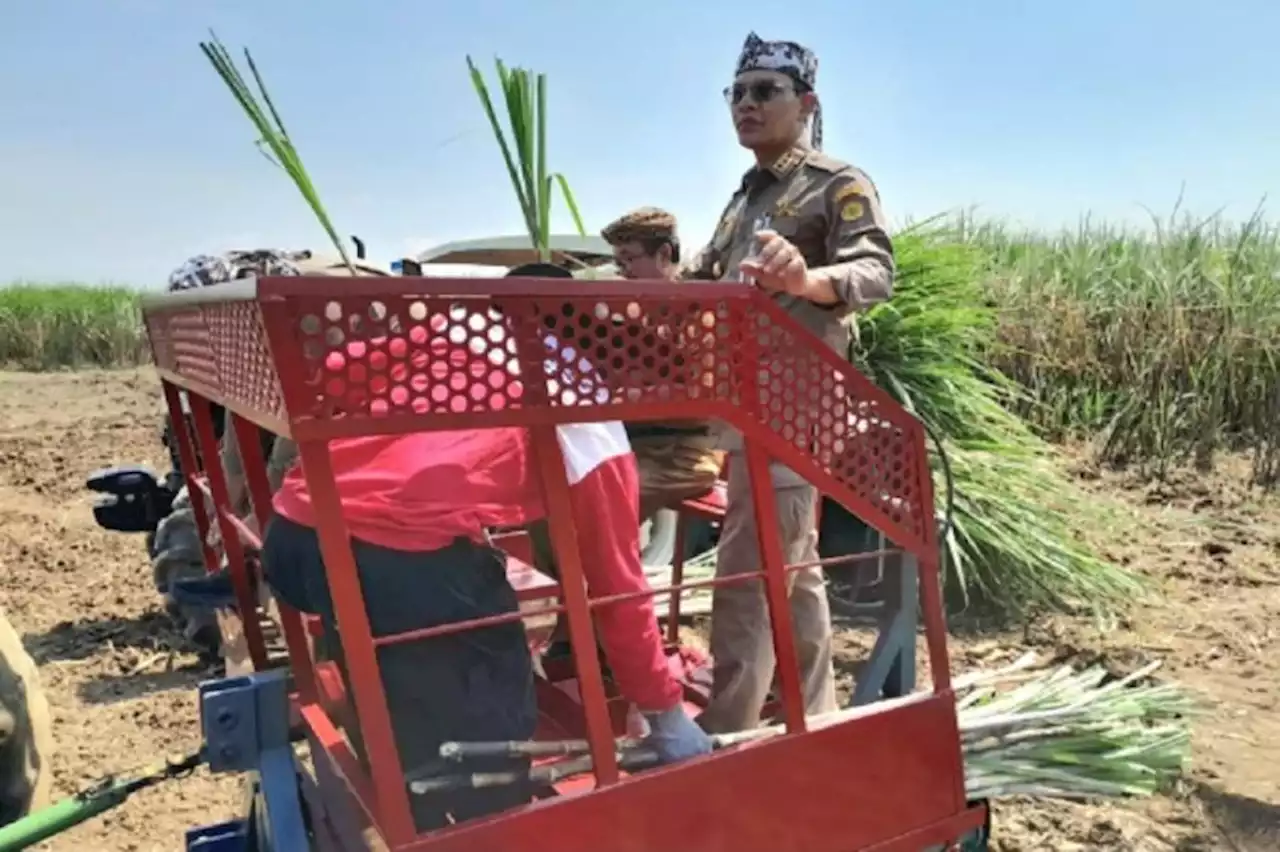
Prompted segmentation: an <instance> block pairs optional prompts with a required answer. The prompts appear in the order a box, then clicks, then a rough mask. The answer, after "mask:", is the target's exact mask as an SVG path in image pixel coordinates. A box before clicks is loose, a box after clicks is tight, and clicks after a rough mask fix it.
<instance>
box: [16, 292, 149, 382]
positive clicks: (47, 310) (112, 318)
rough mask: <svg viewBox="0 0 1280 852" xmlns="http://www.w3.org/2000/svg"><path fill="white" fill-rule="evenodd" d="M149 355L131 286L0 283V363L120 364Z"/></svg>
mask: <svg viewBox="0 0 1280 852" xmlns="http://www.w3.org/2000/svg"><path fill="white" fill-rule="evenodd" d="M150 359H151V352H150V350H149V349H148V347H147V341H146V336H145V335H144V334H143V331H142V324H141V319H140V317H139V314H138V298H137V292H136V291H135V290H132V289H129V288H127V287H93V286H87V285H83V284H29V283H16V284H11V285H8V286H5V287H0V366H4V367H8V368H11V369H12V368H17V369H23V370H56V369H65V368H75V367H125V366H134V365H137V364H145V363H148V362H149V361H150Z"/></svg>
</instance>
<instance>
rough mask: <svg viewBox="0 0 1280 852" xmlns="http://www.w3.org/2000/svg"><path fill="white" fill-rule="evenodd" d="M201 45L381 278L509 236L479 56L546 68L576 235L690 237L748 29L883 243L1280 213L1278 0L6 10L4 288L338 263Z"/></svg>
mask: <svg viewBox="0 0 1280 852" xmlns="http://www.w3.org/2000/svg"><path fill="white" fill-rule="evenodd" d="M783 12H787V13H792V15H793V16H792V17H791V18H787V17H786V16H785V15H784V14H783ZM210 28H212V29H213V30H215V31H216V32H217V34H218V36H219V38H220V39H221V40H222V41H223V42H224V43H225V44H226V45H227V47H228V48H230V49H231V50H232V51H233V53H236V54H237V55H238V53H239V49H240V48H241V47H244V46H248V47H249V48H251V50H252V51H253V54H254V58H255V60H256V62H257V63H258V65H259V67H260V70H261V71H262V73H263V75H264V77H265V78H266V80H267V82H268V84H269V87H270V90H271V94H272V96H273V98H274V100H275V101H276V104H277V106H278V108H279V109H280V112H281V113H282V115H283V117H284V120H285V122H286V125H287V127H288V129H289V132H290V135H291V136H292V137H293V140H294V143H295V144H296V146H297V148H298V150H299V152H300V154H301V156H302V159H303V161H304V162H305V163H306V166H307V168H308V171H309V172H310V173H311V176H312V178H313V180H314V182H315V184H316V185H317V187H318V189H319V192H320V194H321V197H322V198H323V199H324V202H325V205H326V207H327V208H328V209H329V212H330V214H331V215H332V217H333V219H334V221H335V223H336V225H337V227H338V229H339V231H340V232H342V233H355V234H359V235H360V236H361V237H363V238H364V240H365V241H366V242H367V243H368V245H369V250H370V255H371V256H372V257H373V258H375V259H379V260H383V261H387V260H390V259H392V258H395V257H400V256H402V255H404V254H407V253H412V252H413V251H415V250H420V249H423V248H426V247H428V246H431V245H435V244H438V243H442V242H447V241H451V240H456V239H467V238H477V237H486V236H496V235H500V234H518V233H520V232H521V230H522V223H521V217H520V213H519V209H518V207H517V205H516V202H515V197H514V193H513V191H512V189H511V186H510V183H509V180H508V178H507V175H506V172H505V169H504V167H503V165H502V162H501V157H500V154H499V152H498V148H497V145H496V143H495V141H494V139H493V137H492V134H491V132H490V130H489V128H488V125H487V121H486V119H485V117H484V114H483V112H482V111H481V109H480V106H479V103H478V101H477V99H476V95H475V92H474V90H473V88H472V87H471V83H470V80H469V78H468V75H467V70H466V57H467V56H468V55H471V56H473V57H474V58H475V59H476V61H477V62H478V63H479V64H480V65H481V67H482V68H483V69H484V70H485V71H486V73H490V72H491V69H492V61H493V59H494V58H495V57H500V58H501V59H503V60H504V61H505V62H507V63H508V64H511V65H522V66H525V67H529V68H532V69H534V70H537V71H541V72H545V73H546V74H547V75H548V80H549V96H550V107H549V109H550V117H549V122H548V126H549V131H550V139H549V145H550V154H549V164H550V167H551V168H552V169H553V170H555V171H558V172H562V173H564V174H565V175H566V176H567V177H568V180H569V182H570V183H571V185H572V187H573V190H574V193H575V195H576V196H577V201H578V204H579V206H580V208H581V209H582V211H583V214H584V217H585V219H586V224H587V226H588V228H590V229H592V230H598V229H599V228H600V227H601V226H602V225H604V224H605V223H606V222H608V221H609V220H610V219H612V218H613V217H615V216H617V215H620V214H621V213H622V212H625V211H626V210H627V209H629V208H632V207H636V206H640V205H643V204H654V205H658V206H662V207H665V208H667V209H669V210H671V211H672V212H674V213H675V214H676V215H677V216H678V217H679V219H680V224H681V230H682V235H683V238H684V241H685V242H686V243H687V244H700V243H701V242H703V241H704V240H705V239H706V238H707V236H709V233H710V231H711V229H712V228H713V226H714V224H715V220H716V218H717V216H718V215H719V213H720V211H721V209H722V208H723V206H724V204H725V202H726V201H727V199H728V195H729V193H730V192H731V191H732V190H733V189H734V188H735V187H736V185H737V184H738V182H739V180H740V178H741V175H742V173H743V171H744V170H745V169H746V168H747V167H748V166H749V165H750V157H749V155H748V153H747V152H745V151H743V150H742V149H741V148H739V147H738V145H737V143H736V141H735V138H734V135H733V131H732V127H731V125H730V122H729V117H728V110H727V107H726V106H725V103H724V101H723V98H722V96H721V90H722V89H723V88H724V86H725V85H726V84H727V83H728V82H729V81H730V79H731V75H732V72H733V67H734V63H735V61H736V59H737V55H738V51H739V49H740V47H741V44H742V40H743V38H744V37H745V36H746V34H747V32H748V31H750V30H752V29H755V30H756V31H758V32H759V34H760V35H761V36H762V37H763V38H766V39H790V40H794V41H799V42H801V43H803V44H805V45H807V46H809V47H811V48H813V49H814V50H815V51H816V52H817V53H818V56H819V61H820V68H819V72H818V92H819V95H820V97H821V98H822V101H823V112H824V120H825V137H826V138H825V148H826V150H827V152H828V153H830V154H831V155H833V156H835V157H837V158H839V159H842V160H846V161H849V162H852V163H853V164H855V165H857V166H858V167H860V168H862V169H863V170H864V171H866V172H867V173H868V174H869V175H870V176H871V177H872V179H873V180H874V181H875V183H876V185H877V187H878V189H879V191H880V194H881V197H882V199H883V202H884V206H885V209H886V213H887V214H888V216H889V218H890V220H891V221H892V222H894V223H896V224H902V223H905V222H908V221H910V220H913V219H921V218H924V217H927V216H931V215H934V214H937V213H942V212H946V211H954V210H959V209H974V210H975V211H976V213H977V214H979V215H984V216H989V217H992V218H996V219H1000V220H1003V221H1007V222H1010V223H1012V224H1014V225H1016V226H1026V227H1034V228H1045V229H1058V228H1064V227H1068V228H1070V227H1075V226H1076V225H1078V223H1079V222H1080V221H1081V219H1082V217H1084V216H1086V215H1087V216H1089V217H1091V218H1092V219H1094V220H1105V221H1111V222H1116V223H1123V224H1127V225H1132V226H1135V227H1140V226H1142V225H1144V224H1146V223H1149V222H1150V221H1151V215H1152V213H1154V214H1157V215H1161V216H1167V215H1169V214H1170V213H1172V212H1173V210H1174V207H1175V205H1176V204H1177V202H1178V200H1179V198H1180V197H1181V199H1182V207H1181V209H1183V210H1185V211H1187V212H1188V213H1190V214H1193V215H1196V216H1208V215H1212V214H1215V213H1218V212H1221V213H1222V215H1224V216H1226V217H1228V218H1232V219H1237V220H1239V219H1244V218H1247V217H1248V216H1249V215H1251V214H1252V213H1253V212H1254V211H1255V210H1256V209H1257V208H1258V207H1259V205H1260V204H1263V203H1265V198H1266V197H1267V196H1268V195H1270V196H1271V197H1272V199H1276V198H1277V196H1280V58H1277V57H1278V54H1277V53H1276V47H1275V38H1276V35H1275V34H1276V33H1277V32H1280V0H1218V2H1217V3H1214V4H1210V5H1209V6H1206V5H1204V4H1203V3H1201V2H1195V3H1192V2H1189V1H1188V0H1111V2H1103V0H1074V2H1051V0H1039V2H1036V0H1021V2H1019V0H895V2H892V3H888V2H881V3H875V4H870V3H857V2H852V3H851V2H839V0H805V2H794V3H787V4H779V3H776V2H772V3H770V2H764V0H701V2H694V0H683V1H682V2H677V0H647V2H645V3H639V2H634V3H616V4H611V3H608V2H603V0H595V1H594V2H592V0H524V2H519V0H467V2H446V0H434V2H433V0H366V2H363V3H354V2H338V0H205V2H196V0H181V1H180V0H0V282H5V281H11V280H30V281H72V280H74V281H83V282H104V283H105V282H115V283H128V284H131V285H136V286H160V285H161V284H162V282H163V281H164V279H165V277H166V276H167V274H168V272H169V271H170V270H171V269H173V268H174V267H176V266H178V265H179V264H180V263H181V262H182V261H183V260H184V259H185V258H187V257H188V256H191V255H193V254H198V253H204V252H210V251H217V250H223V249H227V248H237V247H239V248H248V247H260V246H280V247H290V248H302V247H311V248H321V249H322V248H323V247H324V246H325V244H326V243H325V238H324V235H323V233H322V232H321V230H320V228H319V226H318V225H317V224H316V221H315V219H314V218H313V217H312V215H311V213H310V211H309V210H308V209H307V207H306V205H305V203H304V202H303V201H302V199H301V196H300V195H299V194H298V192H297V190H296V189H295V188H294V187H293V185H292V183H291V182H290V181H289V180H288V178H287V177H286V176H285V175H284V174H283V173H281V172H280V171H278V170H277V169H275V168H274V167H273V166H272V165H271V164H270V163H268V162H267V161H266V160H265V159H264V158H263V157H262V155H261V154H260V153H259V151H258V150H257V148H256V147H255V145H254V139H255V136H256V134H255V133H254V131H253V129H252V127H251V125H250V124H249V122H248V120H247V119H246V118H245V116H244V115H243V113H242V112H241V111H240V109H239V107H238V106H237V105H236V104H235V102H234V101H233V100H232V98H231V96H230V94H229V92H228V91H227V90H226V89H225V87H224V86H223V84H222V83H221V81H220V80H219V79H218V77H217V75H216V74H215V73H214V71H213V69H212V67H211V66H210V65H209V64H208V62H207V60H206V59H205V58H204V56H203V55H202V54H201V52H200V50H199V48H198V43H199V42H200V41H201V40H203V39H204V38H206V36H207V33H208V30H209V29H210ZM1274 203H1276V204H1280V201H1275V202H1274ZM555 215H556V229H557V230H560V231H569V230H571V220H570V218H569V217H568V214H567V211H566V210H565V209H564V207H563V206H562V205H559V202H557V208H556V211H555Z"/></svg>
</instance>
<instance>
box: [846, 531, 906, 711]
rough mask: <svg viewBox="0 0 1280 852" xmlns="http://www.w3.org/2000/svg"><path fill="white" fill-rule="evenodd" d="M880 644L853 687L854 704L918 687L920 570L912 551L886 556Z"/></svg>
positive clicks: (894, 696)
mask: <svg viewBox="0 0 1280 852" xmlns="http://www.w3.org/2000/svg"><path fill="white" fill-rule="evenodd" d="M884 561H885V564H884V569H883V571H884V573H883V575H882V576H883V579H882V580H881V583H883V588H884V600H883V603H882V604H881V610H880V618H879V624H878V627H879V631H878V634H877V635H876V644H875V646H874V647H872V649H871V654H870V656H869V657H868V658H867V662H866V663H865V664H864V665H863V667H862V670H861V671H860V672H859V673H858V683H857V686H855V687H854V690H853V704H854V706H857V705H861V704H870V703H871V702H873V701H879V700H880V699H882V698H900V697H902V696H903V695H909V694H910V693H912V692H913V691H915V688H916V631H917V629H918V627H919V622H920V619H919V610H918V608H917V605H918V601H919V595H920V572H919V570H918V568H917V566H916V559H915V557H914V556H912V555H910V554H909V553H902V554H900V555H894V556H890V557H886V558H885V560H884Z"/></svg>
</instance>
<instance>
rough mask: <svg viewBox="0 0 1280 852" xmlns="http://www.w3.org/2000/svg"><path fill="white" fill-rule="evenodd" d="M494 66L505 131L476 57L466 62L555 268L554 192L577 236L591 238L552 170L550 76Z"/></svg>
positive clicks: (537, 239)
mask: <svg viewBox="0 0 1280 852" xmlns="http://www.w3.org/2000/svg"><path fill="white" fill-rule="evenodd" d="M494 66H495V68H496V71H497V77H498V87H497V89H498V92H499V93H500V94H501V96H502V101H501V105H502V107H503V113H504V117H505V119H506V126H505V128H504V126H503V122H502V121H501V120H500V119H499V114H498V108H497V106H496V105H495V103H494V98H493V96H492V95H491V93H490V89H489V85H488V83H486V82H485V79H484V75H483V74H481V73H480V69H479V68H478V67H476V64H475V62H473V61H472V60H471V57H470V56H468V57H467V69H468V70H469V71H470V72H471V83H472V85H473V86H474V87H475V91H476V96H477V97H478V98H479V99H480V105H481V106H482V107H483V109H484V112H485V116H486V117H487V118H488V119H489V126H490V128H491V129H492V130H493V137H494V139H495V140H496V141H497V143H498V148H499V150H500V151H501V152H502V160H503V163H504V164H505V165H506V167H507V175H508V176H509V177H510V178H511V186H512V188H513V189H514V190H515V193H516V200H517V201H518V203H519V205H520V214H521V216H522V217H523V218H524V223H525V227H526V228H527V229H528V231H529V239H530V240H531V241H532V243H533V248H534V251H535V252H537V255H538V259H539V260H540V261H542V262H544V263H551V262H552V261H553V258H552V251H551V197H552V194H553V192H554V190H555V189H557V188H558V189H559V190H560V195H561V197H562V198H563V199H564V203H565V207H567V208H568V210H569V215H570V216H571V217H572V218H573V224H574V227H575V228H577V231H578V234H579V235H581V236H586V233H587V229H586V227H585V226H584V225H583V222H582V215H581V213H580V212H579V211H578V204H577V202H576V201H575V200H574V197H573V192H572V190H570V189H569V181H568V180H567V179H566V178H565V176H564V175H563V174H560V173H558V172H552V171H550V170H549V169H548V166H547V75H546V74H540V73H535V72H533V71H529V70H528V69H525V68H518V67H517V68H509V67H507V65H506V64H504V63H503V61H502V60H501V59H495V60H494Z"/></svg>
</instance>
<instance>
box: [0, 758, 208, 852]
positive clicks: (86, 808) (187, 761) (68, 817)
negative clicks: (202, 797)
mask: <svg viewBox="0 0 1280 852" xmlns="http://www.w3.org/2000/svg"><path fill="white" fill-rule="evenodd" d="M200 762H201V756H200V755H199V754H193V755H191V756H190V757H186V758H183V759H182V760H178V761H173V762H170V763H168V764H166V765H164V766H162V767H158V768H156V769H155V770H153V771H151V772H148V773H145V774H143V775H141V776H140V777H136V778H133V779H129V780H118V779H115V778H107V779H105V780H104V781H102V782H101V783H99V784H97V785H95V786H93V787H91V788H89V789H88V790H85V791H84V792H82V793H77V794H76V795H74V796H72V797H70V798H68V799H63V800H62V801H60V802H55V803H54V804H52V805H50V806H49V807H47V808H41V809H40V810H38V811H36V812H35V813H32V814H28V815H27V816H25V817H23V818H22V819H20V820H18V821H17V822H11V823H9V824H8V825H6V826H3V827H0V852H18V850H19V849H26V848H28V847H30V846H33V845H35V844H36V843H39V842H40V841H42V840H48V839H49V838H50V837H54V836H56V835H58V834H61V833H62V832H64V831H66V830H67V829H69V828H73V827H75V826H77V825H79V824H80V823H82V822H86V821H87V820H91V819H93V818H94V817H96V816H97V815H98V814H100V813H104V812H106V811H109V810H111V809H112V808H114V807H116V806H118V805H122V804H124V801H125V800H126V799H128V798H129V797H130V796H131V795H133V794H134V793H136V792H138V791H139V790H142V789H145V788H147V787H151V786H153V785H155V784H159V783H160V782H161V781H167V780H168V779H170V778H177V777H180V776H182V775H185V774H187V773H189V772H191V771H193V770H194V769H195V768H196V766H198V765H199V764H200Z"/></svg>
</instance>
